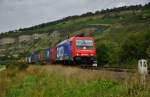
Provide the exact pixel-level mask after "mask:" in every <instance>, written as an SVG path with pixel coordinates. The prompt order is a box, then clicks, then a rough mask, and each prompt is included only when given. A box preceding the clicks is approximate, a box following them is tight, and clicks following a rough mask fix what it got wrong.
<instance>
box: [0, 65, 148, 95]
mask: <svg viewBox="0 0 150 97" xmlns="http://www.w3.org/2000/svg"><path fill="white" fill-rule="evenodd" d="M149 83H150V80H149V79H148V80H147V81H146V84H147V85H142V84H141V83H140V78H139V76H138V74H137V73H124V72H120V73H117V72H112V71H104V70H86V69H79V68H75V67H64V66H60V65H45V66H35V65H32V66H29V67H28V68H27V69H26V70H19V69H11V70H6V71H3V72H0V97H150V84H149Z"/></svg>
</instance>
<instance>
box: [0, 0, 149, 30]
mask: <svg viewBox="0 0 150 97" xmlns="http://www.w3.org/2000/svg"><path fill="white" fill-rule="evenodd" d="M147 2H150V0H59V1H58V0H0V32H2V31H8V30H15V29H18V28H20V27H22V28H23V27H29V26H33V25H37V24H40V23H44V22H49V21H53V20H56V19H60V18H63V17H66V16H69V15H76V14H82V13H85V12H88V11H96V10H101V9H106V8H113V7H118V6H122V5H131V4H132V5H133V4H145V3H147Z"/></svg>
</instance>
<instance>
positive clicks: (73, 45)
mask: <svg viewBox="0 0 150 97" xmlns="http://www.w3.org/2000/svg"><path fill="white" fill-rule="evenodd" d="M26 61H27V62H28V63H29V64H31V63H32V64H35V63H38V62H42V63H44V64H47V63H62V64H70V65H72V64H83V63H85V64H86V65H90V66H97V61H96V44H95V41H94V39H93V38H92V37H84V36H82V37H81V36H73V37H71V38H70V39H66V40H64V41H62V42H60V43H58V44H57V45H56V46H55V47H52V48H47V49H45V50H43V51H41V52H34V53H32V55H30V56H28V57H27V58H26Z"/></svg>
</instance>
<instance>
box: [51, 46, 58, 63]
mask: <svg viewBox="0 0 150 97" xmlns="http://www.w3.org/2000/svg"><path fill="white" fill-rule="evenodd" d="M56 56H57V52H56V47H54V48H51V57H50V59H51V62H52V63H55V62H56Z"/></svg>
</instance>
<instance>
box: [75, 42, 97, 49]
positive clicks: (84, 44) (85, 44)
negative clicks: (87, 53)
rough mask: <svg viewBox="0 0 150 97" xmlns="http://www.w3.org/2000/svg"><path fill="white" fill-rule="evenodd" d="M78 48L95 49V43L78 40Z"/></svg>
mask: <svg viewBox="0 0 150 97" xmlns="http://www.w3.org/2000/svg"><path fill="white" fill-rule="evenodd" d="M76 47H77V48H78V49H93V48H94V42H93V40H76Z"/></svg>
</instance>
